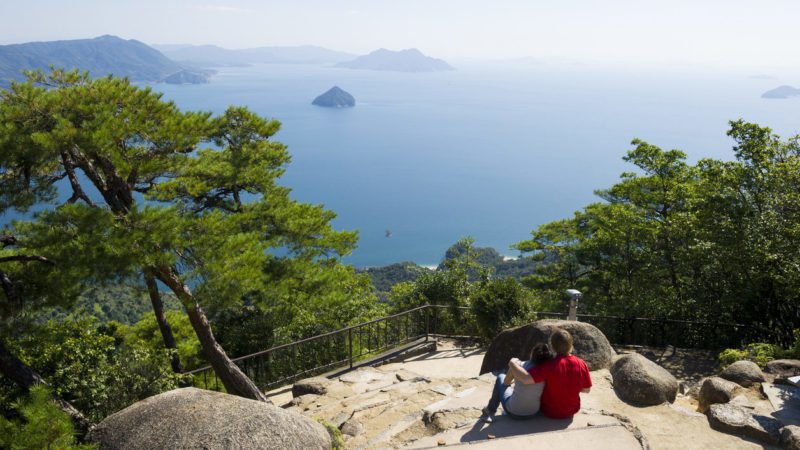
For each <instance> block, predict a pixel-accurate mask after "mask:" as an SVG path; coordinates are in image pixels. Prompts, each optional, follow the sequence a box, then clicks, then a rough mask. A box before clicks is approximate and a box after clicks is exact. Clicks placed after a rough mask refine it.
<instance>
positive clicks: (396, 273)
mask: <svg viewBox="0 0 800 450" xmlns="http://www.w3.org/2000/svg"><path fill="white" fill-rule="evenodd" d="M425 270H427V269H425V268H424V267H422V266H418V265H416V264H414V263H413V262H409V261H404V262H399V263H395V264H389V265H388V266H381V267H370V268H368V269H364V270H363V272H364V273H366V274H367V275H369V277H370V280H372V285H373V286H375V289H376V290H377V291H378V292H389V291H390V290H391V289H392V286H394V285H395V284H398V283H404V282H407V281H415V280H416V279H417V278H419V276H420V275H422V274H423V273H425Z"/></svg>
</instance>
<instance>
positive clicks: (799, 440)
mask: <svg viewBox="0 0 800 450" xmlns="http://www.w3.org/2000/svg"><path fill="white" fill-rule="evenodd" d="M781 445H783V448H788V449H789V450H800V427H798V426H796V425H788V426H785V427H783V429H782V430H781Z"/></svg>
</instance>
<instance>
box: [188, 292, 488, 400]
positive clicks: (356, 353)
mask: <svg viewBox="0 0 800 450" xmlns="http://www.w3.org/2000/svg"><path fill="white" fill-rule="evenodd" d="M470 314H471V313H470V311H469V308H466V307H444V306H440V305H424V306H420V307H417V308H414V309H410V310H408V311H403V312H401V313H398V314H393V315H391V316H386V317H381V318H378V319H375V320H371V321H368V322H364V323H359V324H357V325H353V326H349V327H346V328H342V329H340V330H336V331H331V332H329V333H324V334H320V335H317V336H312V337H309V338H306V339H301V340H299V341H294V342H290V343H287V344H282V345H276V346H274V347H271V348H268V349H266V350H262V351H260V352H256V353H252V354H249V355H244V356H240V357H238V358H232V359H231V361H233V362H234V363H235V364H236V365H237V366H239V368H240V369H241V370H242V371H243V372H244V373H245V374H246V375H247V376H248V377H250V379H252V380H253V381H254V382H255V383H256V385H257V386H258V387H259V388H261V389H270V388H273V387H276V386H280V385H284V384H288V383H291V382H292V381H294V380H297V379H300V378H303V377H309V376H313V375H317V374H320V373H323V372H326V371H329V370H332V369H335V368H339V367H346V366H348V365H349V366H350V367H351V368H352V367H353V364H354V363H356V362H358V361H361V360H364V359H366V358H369V357H371V356H375V355H379V354H381V353H382V352H386V351H388V350H391V349H394V348H398V347H400V346H403V345H405V344H409V343H411V342H414V341H418V340H419V341H423V342H424V341H427V340H428V339H429V338H430V337H431V336H435V335H447V336H457V335H470V336H474V335H475V331H474V327H472V326H471V325H472V324H474V320H472V318H471V317H469V316H470ZM184 374H185V375H191V376H192V377H193V380H192V383H193V385H194V386H197V387H202V388H206V389H214V390H222V389H223V386H222V383H221V382H220V380H219V379H218V378H217V376H216V374H215V373H214V370H213V369H212V368H211V366H206V367H201V368H199V369H195V370H192V371H188V372H185V373H184Z"/></svg>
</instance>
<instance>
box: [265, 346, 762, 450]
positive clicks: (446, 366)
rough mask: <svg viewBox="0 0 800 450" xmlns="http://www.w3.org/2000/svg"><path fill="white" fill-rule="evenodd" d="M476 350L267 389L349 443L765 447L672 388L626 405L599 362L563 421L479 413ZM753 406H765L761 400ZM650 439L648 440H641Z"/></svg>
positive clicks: (483, 389)
mask: <svg viewBox="0 0 800 450" xmlns="http://www.w3.org/2000/svg"><path fill="white" fill-rule="evenodd" d="M482 359H483V352H482V351H481V350H478V349H459V348H455V347H447V346H444V348H443V346H440V350H439V351H437V352H433V353H429V354H424V355H418V356H415V357H412V358H409V359H407V360H406V361H404V362H403V363H393V364H387V365H384V366H380V367H377V368H372V367H365V368H361V369H357V370H356V371H354V372H350V373H347V374H344V375H342V376H341V377H339V378H338V379H335V380H332V382H331V383H330V384H329V385H328V392H327V393H326V394H325V395H313V394H309V395H304V396H301V397H298V398H295V399H292V396H291V392H290V391H288V392H287V390H285V389H284V390H282V391H274V392H272V393H270V397H271V398H272V400H273V401H274V402H275V403H276V404H279V405H287V406H288V407H290V408H291V409H294V410H296V411H298V412H301V413H302V414H306V415H309V416H311V417H316V418H321V419H324V420H326V421H327V422H330V423H331V424H333V425H335V426H337V427H340V429H342V431H343V432H344V433H345V435H344V437H345V443H346V446H347V448H351V449H383V448H431V447H439V446H440V444H443V445H445V446H448V447H449V446H454V447H459V448H460V447H467V446H468V448H469V449H495V448H503V449H507V448H532V447H534V446H541V447H543V448H555V449H559V448H564V449H567V448H569V449H576V448H592V449H593V450H600V449H641V448H654V449H673V448H681V449H682V450H689V449H707V448H726V449H727V448H731V449H738V448H742V449H763V448H769V447H765V446H763V445H762V444H758V443H755V442H751V441H748V440H744V439H741V438H739V437H736V436H732V435H728V434H725V433H720V432H717V431H715V430H713V429H711V428H710V426H709V425H708V419H707V418H706V417H705V416H704V415H703V414H699V413H697V412H696V411H695V409H696V406H697V405H696V404H694V403H692V401H691V400H690V399H689V398H688V397H683V396H680V395H679V397H678V400H677V401H676V402H675V403H674V404H671V405H670V404H663V405H658V406H651V407H645V408H640V407H634V406H631V405H628V404H626V403H624V402H622V401H621V400H619V398H617V396H616V394H615V393H614V390H613V387H612V386H611V376H610V374H609V373H608V371H607V370H600V371H595V372H592V379H593V382H594V387H593V388H592V391H591V393H590V394H588V395H582V404H583V409H582V411H581V413H580V414H578V415H576V416H575V417H574V418H573V419H572V420H571V421H556V420H551V419H547V418H544V417H536V418H534V419H531V420H527V421H517V420H511V419H509V418H507V417H500V416H497V417H496V421H495V422H494V423H492V424H485V423H483V422H480V421H479V420H478V417H479V416H480V409H481V408H482V407H483V406H485V404H486V402H487V400H488V398H489V395H490V393H491V389H492V385H493V377H492V376H491V375H483V376H480V377H479V376H477V375H478V373H477V372H478V370H479V368H480V365H481V361H482ZM763 402H764V403H765V404H766V405H767V406H764V404H759V405H757V406H758V407H759V409H760V408H765V407H769V408H771V405H769V402H767V401H766V400H764V401H763ZM648 445H649V447H648Z"/></svg>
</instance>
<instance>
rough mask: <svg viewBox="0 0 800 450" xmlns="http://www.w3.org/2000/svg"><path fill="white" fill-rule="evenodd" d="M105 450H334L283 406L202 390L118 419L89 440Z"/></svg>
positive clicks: (149, 402) (156, 399)
mask: <svg viewBox="0 0 800 450" xmlns="http://www.w3.org/2000/svg"><path fill="white" fill-rule="evenodd" d="M89 440H90V441H91V442H93V443H95V444H98V445H99V447H100V449H120V450H126V449H142V450H145V449H156V448H174V449H189V448H202V449H207V450H211V449H230V448H282V449H283V448H286V449H289V448H291V449H326V450H327V449H330V448H331V439H330V435H329V434H328V431H327V430H326V429H325V427H323V426H322V425H320V424H319V423H317V422H315V421H313V420H311V419H309V418H307V417H305V416H302V415H300V414H295V413H292V412H289V411H285V410H283V409H281V408H278V407H277V406H274V405H271V404H268V403H264V402H257V401H255V400H248V399H245V398H242V397H236V396H233V395H228V394H222V393H219V392H213V391H206V390H202V389H196V388H183V389H175V390H172V391H169V392H164V393H163V394H159V395H155V396H153V397H150V398H147V399H145V400H142V401H140V402H137V403H134V404H133V405H131V406H129V407H127V408H125V409H123V410H122V411H119V412H117V413H115V414H112V415H110V416H108V417H106V418H105V420H103V421H102V422H100V424H98V425H97V426H96V427H95V428H94V429H93V430H92V431H91V432H90V434H89Z"/></svg>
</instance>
